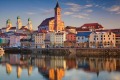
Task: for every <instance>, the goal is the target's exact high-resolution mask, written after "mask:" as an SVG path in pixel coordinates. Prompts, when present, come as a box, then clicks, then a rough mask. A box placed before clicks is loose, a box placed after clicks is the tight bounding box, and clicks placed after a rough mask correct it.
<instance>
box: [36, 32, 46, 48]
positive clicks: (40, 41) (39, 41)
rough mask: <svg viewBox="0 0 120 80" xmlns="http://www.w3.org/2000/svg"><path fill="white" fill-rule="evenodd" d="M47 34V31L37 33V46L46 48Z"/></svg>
mask: <svg viewBox="0 0 120 80" xmlns="http://www.w3.org/2000/svg"><path fill="white" fill-rule="evenodd" d="M45 36H46V33H41V32H38V33H37V34H36V35H35V47H36V48H45V42H44V40H45Z"/></svg>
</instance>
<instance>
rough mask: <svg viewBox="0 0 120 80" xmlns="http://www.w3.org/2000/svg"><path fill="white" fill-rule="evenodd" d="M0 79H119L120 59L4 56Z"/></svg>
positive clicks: (0, 67)
mask: <svg viewBox="0 0 120 80" xmlns="http://www.w3.org/2000/svg"><path fill="white" fill-rule="evenodd" d="M0 80H120V58H95V57H94V58H92V57H90V58H88V57H79V58H78V57H77V58H75V57H74V58H69V57H63V56H41V55H37V56H34V57H32V56H31V55H20V54H5V55H4V56H3V57H1V58H0Z"/></svg>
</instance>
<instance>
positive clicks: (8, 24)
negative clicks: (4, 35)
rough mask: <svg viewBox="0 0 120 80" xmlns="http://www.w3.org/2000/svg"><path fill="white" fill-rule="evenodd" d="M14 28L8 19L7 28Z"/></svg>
mask: <svg viewBox="0 0 120 80" xmlns="http://www.w3.org/2000/svg"><path fill="white" fill-rule="evenodd" d="M11 27H12V22H11V21H10V19H8V20H7V21H6V28H11Z"/></svg>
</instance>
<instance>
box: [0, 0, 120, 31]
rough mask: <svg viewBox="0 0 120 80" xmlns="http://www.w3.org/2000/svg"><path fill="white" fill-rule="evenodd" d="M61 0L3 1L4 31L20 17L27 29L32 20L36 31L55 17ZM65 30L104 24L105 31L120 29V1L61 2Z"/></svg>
mask: <svg viewBox="0 0 120 80" xmlns="http://www.w3.org/2000/svg"><path fill="white" fill-rule="evenodd" d="M56 1H57V0H0V28H2V27H5V26H6V20H7V19H11V21H12V24H13V26H16V20H17V16H20V18H21V20H22V23H23V25H27V19H28V18H31V20H32V23H33V28H34V29H37V27H38V25H39V24H40V23H41V22H42V21H43V20H44V19H46V18H49V17H53V16H54V7H55V5H56ZM58 1H59V4H60V6H61V8H62V20H63V21H64V22H65V26H75V27H80V26H82V25H83V24H85V23H100V24H101V25H103V26H104V27H105V28H120V0H58Z"/></svg>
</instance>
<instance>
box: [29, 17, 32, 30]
mask: <svg viewBox="0 0 120 80" xmlns="http://www.w3.org/2000/svg"><path fill="white" fill-rule="evenodd" d="M28 29H29V30H33V29H32V21H31V20H30V18H28Z"/></svg>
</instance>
